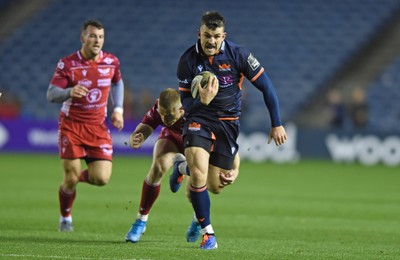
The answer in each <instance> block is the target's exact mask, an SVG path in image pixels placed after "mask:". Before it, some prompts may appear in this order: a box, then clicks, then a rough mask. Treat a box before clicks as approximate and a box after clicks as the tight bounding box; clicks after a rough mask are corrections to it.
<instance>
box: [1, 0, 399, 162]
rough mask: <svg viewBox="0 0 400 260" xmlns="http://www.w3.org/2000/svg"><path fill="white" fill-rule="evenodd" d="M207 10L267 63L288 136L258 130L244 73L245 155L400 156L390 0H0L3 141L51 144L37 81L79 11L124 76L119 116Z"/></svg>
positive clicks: (394, 14)
mask: <svg viewBox="0 0 400 260" xmlns="http://www.w3.org/2000/svg"><path fill="white" fill-rule="evenodd" d="M207 10H218V11H220V12H221V13H222V14H223V15H224V16H225V18H226V20H227V26H226V31H227V33H228V38H229V39H231V40H233V41H235V42H237V43H240V44H242V45H244V46H246V47H247V48H249V49H250V50H251V51H252V52H253V53H254V54H255V56H256V57H257V58H258V60H259V61H260V62H261V64H262V65H263V66H264V67H265V68H266V71H267V73H268V75H269V76H270V78H271V80H272V81H273V83H274V85H275V88H276V90H277V93H278V96H279V99H280V104H281V114H282V117H283V120H284V123H285V124H286V126H287V130H288V134H289V138H290V142H289V143H288V144H287V145H286V146H285V147H283V148H280V149H277V148H275V147H269V146H266V145H265V143H264V142H263V141H262V140H260V138H265V132H266V131H268V129H269V127H270V125H269V116H268V112H267V110H266V108H265V107H264V104H263V100H262V98H261V97H260V95H259V92H258V91H257V90H256V89H255V88H253V87H252V86H251V84H250V83H249V82H248V81H246V82H245V84H244V90H245V98H244V100H243V102H244V109H243V116H242V121H241V123H242V130H243V135H242V138H241V140H242V145H241V149H242V151H241V153H242V155H243V158H244V159H246V158H248V159H253V160H256V161H257V160H258V161H263V160H268V159H272V160H274V161H278V162H293V161H297V160H298V159H300V158H304V157H312V158H329V159H332V160H335V161H341V162H355V161H358V162H361V163H363V164H367V165H371V164H376V163H384V164H387V165H400V137H399V134H400V103H399V102H398V101H397V100H398V99H399V98H400V88H399V84H400V76H399V73H398V72H399V71H400V1H399V0H380V1H376V0H350V1H344V0H339V1H330V0H329V1H321V0H304V1H297V0H286V1H273V0H257V1H240V0H231V1H227V0H222V1H211V0H207V1H156V0H147V1H130V0H115V1H107V0H92V1H80V0H35V1H29V0H0V57H1V58H0V71H1V74H0V75H1V76H0V92H2V93H3V96H2V98H1V99H0V120H1V121H0V152H21V151H22V152H38V151H39V152H40V151H49V150H51V151H55V152H56V151H57V146H56V144H55V141H56V127H57V124H56V121H57V116H58V113H59V106H58V105H55V104H50V103H49V102H47V100H46V90H47V87H48V84H49V81H50V79H51V77H52V74H53V72H54V69H55V66H56V64H57V62H58V60H59V58H61V57H63V56H66V55H68V54H70V53H72V52H74V51H76V50H77V49H79V48H80V42H79V30H80V26H81V24H82V22H83V21H84V20H86V19H87V18H97V19H100V20H101V21H102V22H103V23H104V25H105V26H106V43H105V46H104V50H105V51H108V52H111V53H113V54H115V55H117V56H118V57H119V58H120V61H121V67H122V73H123V77H124V81H125V84H126V93H125V102H126V108H125V111H126V112H125V116H126V119H127V120H128V121H130V120H132V122H137V121H135V120H140V118H141V116H142V115H143V113H144V112H145V111H147V109H148V108H149V107H150V106H151V105H152V104H153V101H154V99H155V98H156V97H157V96H158V93H159V92H160V90H161V89H163V88H165V87H176V86H177V80H176V65H177V62H178V59H179V57H180V55H181V54H182V52H183V51H184V50H185V49H186V48H187V47H189V46H190V45H192V44H193V43H195V41H196V39H197V34H196V31H197V28H198V26H199V21H200V16H201V14H202V13H203V12H204V11H207ZM356 94H357V96H355V95H356ZM354 98H356V99H354ZM357 111H358V112H357ZM353 112H354V113H361V114H359V115H360V116H356V119H353V117H352V115H353ZM29 129H30V130H29ZM133 129H134V123H132V124H129V125H128V126H127V127H126V129H125V132H123V133H116V134H115V139H114V140H115V145H116V152H117V153H118V152H121V153H123V152H128V151H127V148H125V147H124V146H123V140H124V139H125V138H127V136H128V135H129V132H130V131H131V130H133ZM22 131H24V132H22ZM258 132H264V137H262V135H259V134H258ZM153 141H154V140H153ZM151 147H152V141H151V140H150V141H149V142H148V146H147V148H146V149H147V150H146V149H144V152H146V153H149V151H151Z"/></svg>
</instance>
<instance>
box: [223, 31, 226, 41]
mask: <svg viewBox="0 0 400 260" xmlns="http://www.w3.org/2000/svg"><path fill="white" fill-rule="evenodd" d="M226 35H227V33H226V32H224V34H222V38H224V40H225V38H226Z"/></svg>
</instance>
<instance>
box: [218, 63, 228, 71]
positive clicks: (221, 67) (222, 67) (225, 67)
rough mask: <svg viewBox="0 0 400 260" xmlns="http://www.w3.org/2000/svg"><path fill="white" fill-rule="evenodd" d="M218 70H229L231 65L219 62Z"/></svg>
mask: <svg viewBox="0 0 400 260" xmlns="http://www.w3.org/2000/svg"><path fill="white" fill-rule="evenodd" d="M218 69H219V71H231V65H230V64H220V65H218Z"/></svg>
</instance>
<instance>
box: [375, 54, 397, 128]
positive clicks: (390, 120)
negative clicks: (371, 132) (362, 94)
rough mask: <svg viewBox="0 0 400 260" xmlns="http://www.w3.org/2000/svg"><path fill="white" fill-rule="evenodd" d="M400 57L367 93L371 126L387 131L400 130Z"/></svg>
mask: <svg viewBox="0 0 400 260" xmlns="http://www.w3.org/2000/svg"><path fill="white" fill-rule="evenodd" d="M399 71H400V57H398V58H397V59H396V60H395V61H394V62H393V63H392V64H390V65H389V66H388V67H387V69H386V70H385V71H384V72H383V73H382V75H381V76H380V77H379V78H378V79H377V80H376V81H374V82H373V83H371V86H370V88H369V90H368V93H367V101H368V105H369V118H370V122H369V127H370V128H371V129H376V130H379V131H384V132H387V133H398V132H399V130H400V103H399V100H400V88H399V84H400V74H399Z"/></svg>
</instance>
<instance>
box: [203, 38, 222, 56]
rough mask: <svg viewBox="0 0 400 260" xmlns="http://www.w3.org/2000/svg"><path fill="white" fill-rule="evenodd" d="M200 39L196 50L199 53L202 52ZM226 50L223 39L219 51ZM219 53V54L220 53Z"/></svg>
mask: <svg viewBox="0 0 400 260" xmlns="http://www.w3.org/2000/svg"><path fill="white" fill-rule="evenodd" d="M200 46H201V45H200V40H198V41H197V42H196V52H197V53H200ZM224 50H225V41H223V42H222V44H221V49H220V50H219V52H218V53H220V52H224ZM218 53H217V54H218Z"/></svg>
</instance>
